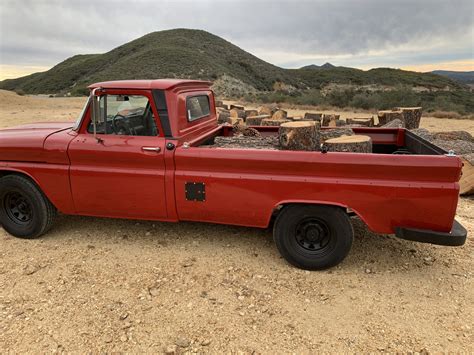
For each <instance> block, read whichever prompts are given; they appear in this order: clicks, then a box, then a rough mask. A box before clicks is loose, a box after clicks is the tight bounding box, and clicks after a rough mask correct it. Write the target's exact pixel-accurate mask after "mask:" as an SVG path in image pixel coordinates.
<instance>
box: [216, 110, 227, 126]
mask: <svg viewBox="0 0 474 355" xmlns="http://www.w3.org/2000/svg"><path fill="white" fill-rule="evenodd" d="M217 123H220V124H222V123H230V112H229V111H221V112H219V116H218V118H217Z"/></svg>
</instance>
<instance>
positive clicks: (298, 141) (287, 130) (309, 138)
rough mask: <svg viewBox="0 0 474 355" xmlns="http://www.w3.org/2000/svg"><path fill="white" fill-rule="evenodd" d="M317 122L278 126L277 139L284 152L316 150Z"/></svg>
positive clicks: (289, 123) (318, 126) (317, 139)
mask: <svg viewBox="0 0 474 355" xmlns="http://www.w3.org/2000/svg"><path fill="white" fill-rule="evenodd" d="M319 129H320V124H319V122H311V121H301V122H287V123H283V124H281V125H280V129H279V131H278V137H279V141H280V147H281V148H282V149H284V150H318V148H319Z"/></svg>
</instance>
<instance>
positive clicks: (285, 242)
mask: <svg viewBox="0 0 474 355" xmlns="http://www.w3.org/2000/svg"><path fill="white" fill-rule="evenodd" d="M353 238H354V230H353V229H352V224H351V222H350V219H349V217H348V216H347V214H346V213H345V212H344V210H342V209H341V208H338V207H332V206H322V205H291V206H288V207H285V208H283V210H282V211H281V212H280V214H279V215H278V217H277V219H276V221H275V225H274V229H273V239H274V240H275V243H276V246H277V248H278V250H279V252H280V254H281V255H282V256H283V257H284V258H285V260H286V261H288V262H289V263H290V264H292V265H294V266H296V267H298V268H300V269H305V270H322V269H327V268H330V267H332V266H335V265H337V264H339V263H340V262H341V261H342V260H344V258H345V257H346V256H347V254H348V253H349V251H350V250H351V246H352V240H353Z"/></svg>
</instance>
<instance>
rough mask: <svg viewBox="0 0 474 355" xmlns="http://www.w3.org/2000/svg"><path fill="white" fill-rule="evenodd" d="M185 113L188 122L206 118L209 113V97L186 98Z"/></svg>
mask: <svg viewBox="0 0 474 355" xmlns="http://www.w3.org/2000/svg"><path fill="white" fill-rule="evenodd" d="M186 112H187V117H188V121H189V122H193V121H196V120H198V119H200V118H204V117H208V116H209V115H210V112H211V105H210V102H209V96H208V95H196V96H188V97H187V98H186Z"/></svg>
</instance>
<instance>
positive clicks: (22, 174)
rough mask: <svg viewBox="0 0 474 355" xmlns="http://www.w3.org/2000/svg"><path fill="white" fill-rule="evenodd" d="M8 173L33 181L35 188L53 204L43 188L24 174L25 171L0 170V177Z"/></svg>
mask: <svg viewBox="0 0 474 355" xmlns="http://www.w3.org/2000/svg"><path fill="white" fill-rule="evenodd" d="M8 175H16V176H21V177H23V178H25V179H28V180H29V181H30V182H31V183H33V184H34V185H35V186H36V187H37V188H38V190H39V191H40V192H41V193H42V194H43V196H44V197H45V198H46V199H48V201H49V202H50V203H51V205H53V206H54V204H53V203H52V202H51V200H50V199H49V198H48V196H46V194H45V193H44V191H43V189H42V188H41V186H39V185H38V184H37V183H36V181H35V180H34V179H33V178H32V177H31V176H29V175H28V174H25V173H22V172H20V171H13V170H0V178H2V177H4V176H8ZM54 208H56V206H54Z"/></svg>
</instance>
